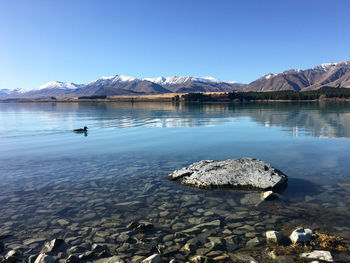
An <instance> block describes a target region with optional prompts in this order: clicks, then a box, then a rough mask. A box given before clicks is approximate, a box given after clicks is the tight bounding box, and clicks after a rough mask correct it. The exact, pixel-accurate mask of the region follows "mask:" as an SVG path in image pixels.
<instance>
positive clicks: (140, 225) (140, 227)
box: [126, 221, 153, 233]
mask: <svg viewBox="0 0 350 263" xmlns="http://www.w3.org/2000/svg"><path fill="white" fill-rule="evenodd" d="M126 227H127V228H131V229H133V230H135V231H138V232H140V233H145V232H146V231H148V230H150V229H152V228H153V224H152V223H150V222H134V221H133V222H131V223H130V224H128V225H127V226H126Z"/></svg>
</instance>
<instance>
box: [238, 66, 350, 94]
mask: <svg viewBox="0 0 350 263" xmlns="http://www.w3.org/2000/svg"><path fill="white" fill-rule="evenodd" d="M349 64H350V60H345V61H342V62H339V63H325V64H321V65H319V66H316V67H313V68H311V69H306V70H300V69H292V70H287V71H284V72H282V73H280V74H274V73H269V74H267V75H265V76H263V77H261V78H259V79H257V80H255V81H253V82H251V83H250V84H248V85H247V86H245V87H244V88H243V90H244V91H272V90H275V91H276V90H297V91H302V90H312V89H319V88H320V87H322V86H330V87H338V86H342V87H350V66H349Z"/></svg>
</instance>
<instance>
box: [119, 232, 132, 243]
mask: <svg viewBox="0 0 350 263" xmlns="http://www.w3.org/2000/svg"><path fill="white" fill-rule="evenodd" d="M129 238H130V236H129V235H128V234H127V233H126V232H123V233H120V235H119V236H118V237H117V241H118V242H122V243H123V242H126V241H127V240H128V239H129Z"/></svg>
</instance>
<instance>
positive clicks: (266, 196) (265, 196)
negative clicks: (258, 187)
mask: <svg viewBox="0 0 350 263" xmlns="http://www.w3.org/2000/svg"><path fill="white" fill-rule="evenodd" d="M276 198H278V195H277V194H275V193H274V192H272V191H266V192H263V193H262V194H261V200H264V201H272V200H274V199H276Z"/></svg>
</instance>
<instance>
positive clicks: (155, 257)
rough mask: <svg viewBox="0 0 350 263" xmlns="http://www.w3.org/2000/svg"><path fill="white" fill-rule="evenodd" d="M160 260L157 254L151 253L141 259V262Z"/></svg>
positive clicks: (148, 262) (149, 262) (151, 262)
mask: <svg viewBox="0 0 350 263" xmlns="http://www.w3.org/2000/svg"><path fill="white" fill-rule="evenodd" d="M159 261H160V256H159V254H153V255H152V256H149V257H148V258H146V259H144V260H142V263H158V262H159Z"/></svg>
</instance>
